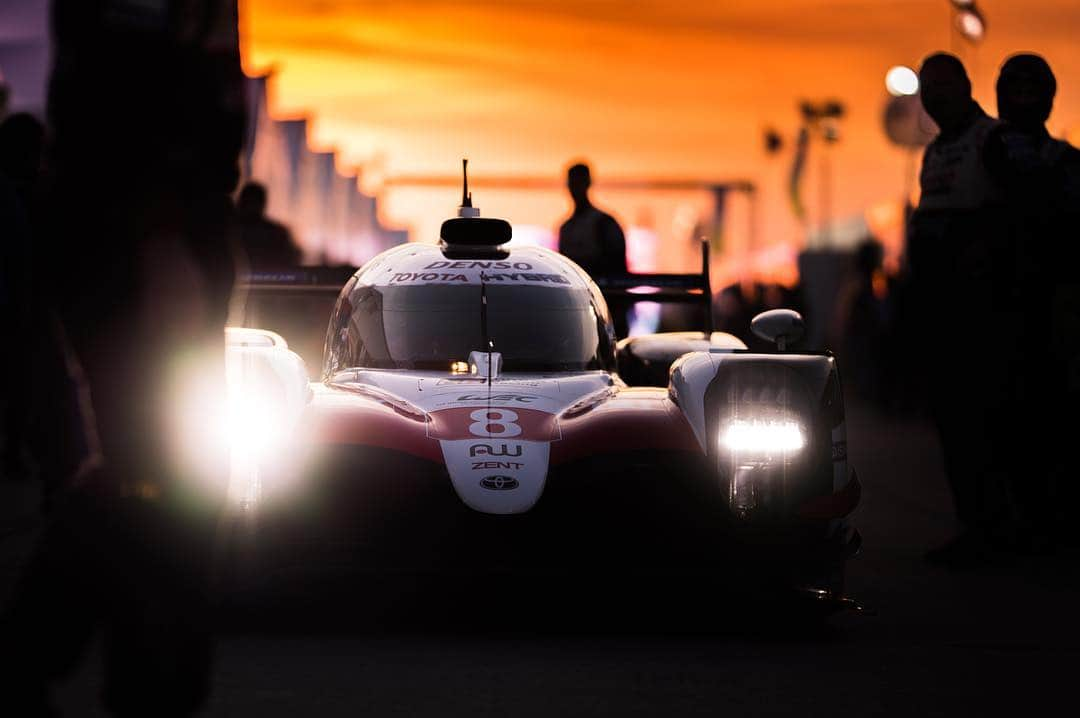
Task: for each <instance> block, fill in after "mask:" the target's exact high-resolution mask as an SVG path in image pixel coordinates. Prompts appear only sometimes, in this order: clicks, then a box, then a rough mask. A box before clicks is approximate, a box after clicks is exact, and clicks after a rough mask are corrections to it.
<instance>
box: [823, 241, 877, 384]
mask: <svg viewBox="0 0 1080 718" xmlns="http://www.w3.org/2000/svg"><path fill="white" fill-rule="evenodd" d="M884 256H885V252H884V247H883V246H882V245H881V242H879V241H878V240H876V239H874V238H873V237H869V238H867V239H865V240H863V241H862V242H860V243H859V245H858V246H857V247H856V248H855V253H854V255H853V256H852V262H851V269H850V272H849V275H848V278H847V279H846V281H845V282H844V284H843V285H842V287H841V289H840V293H839V296H838V297H837V302H836V307H835V316H834V318H833V326H832V327H831V332H830V333H831V335H832V337H831V339H832V341H830V345H831V346H833V347H835V351H836V353H837V355H838V356H839V358H840V361H841V362H842V363H843V366H844V368H845V370H846V374H847V375H848V377H849V378H850V379H851V384H852V386H853V387H854V389H855V391H856V392H858V394H859V395H860V396H862V397H863V398H865V399H870V400H873V401H876V400H879V399H881V398H882V394H881V392H882V386H881V381H882V378H883V377H882V371H883V360H884V356H883V349H884V336H885V324H886V316H885V311H886V310H885V303H884V298H883V297H879V296H878V291H879V289H878V287H876V286H875V282H881V281H884V277H883V275H882V274H881V268H882V262H883V260H884Z"/></svg>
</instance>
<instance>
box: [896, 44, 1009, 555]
mask: <svg viewBox="0 0 1080 718" xmlns="http://www.w3.org/2000/svg"><path fill="white" fill-rule="evenodd" d="M919 80H920V93H921V96H922V102H923V106H924V107H925V109H926V112H927V114H929V115H930V117H931V118H933V120H934V121H935V122H936V123H937V124H938V127H939V128H940V130H941V132H940V134H939V135H938V136H937V137H936V138H935V139H934V141H933V142H931V143H930V144H929V145H928V146H927V148H926V152H925V154H924V157H923V166H922V171H921V174H920V178H919V180H920V186H921V190H922V193H921V197H920V200H919V205H918V207H917V208H916V209H915V212H914V213H913V215H912V219H911V226H910V235H909V237H908V267H909V272H910V283H911V296H912V298H913V300H914V303H915V317H914V322H915V325H916V326H917V327H918V328H919V329H920V330H921V331H920V332H919V334H920V336H919V339H920V340H921V344H922V347H921V352H920V356H921V357H922V358H923V360H924V361H923V362H922V364H923V366H922V367H921V371H922V372H923V376H924V377H925V379H926V381H927V385H928V386H927V391H928V397H929V401H930V408H931V412H932V415H933V418H934V420H935V423H936V425H937V429H938V434H939V437H940V440H941V447H942V452H943V454H944V459H945V474H946V476H947V478H948V480H949V484H950V487H951V488H952V495H953V501H954V505H955V507H956V513H957V518H958V519H959V522H960V524H961V527H962V528H961V532H960V533H959V535H958V536H957V537H956V538H954V539H953V540H951V541H950V542H949V543H947V544H946V545H945V546H943V547H941V548H938V549H935V550H933V551H931V552H929V553H928V554H927V559H928V560H930V561H933V562H936V563H942V564H946V565H950V566H957V567H959V566H964V565H970V564H972V563H976V562H979V561H982V560H984V559H985V558H987V557H988V556H989V555H990V554H991V552H992V551H994V550H996V549H997V548H999V547H1001V546H1002V545H1004V544H1006V543H1007V542H1008V541H1009V540H1010V535H1011V532H1012V531H1013V525H1012V521H1013V509H1012V503H1011V499H1010V497H1009V492H1008V480H1007V476H1006V475H1005V471H1004V467H1003V466H1002V460H1003V459H1004V456H1002V455H1001V454H1000V451H1001V449H1002V447H1001V445H1000V442H997V441H995V440H994V439H995V432H1000V431H1001V430H1002V429H1001V427H1002V426H1007V425H1008V424H1009V423H1010V422H1009V421H1008V420H1007V419H1008V418H1009V417H1008V414H1009V409H1010V406H1009V404H1008V402H1007V401H1006V400H1005V399H1006V397H1007V382H1006V380H1005V378H1004V377H1005V375H1006V374H1007V371H1006V370H1007V360H1006V359H1005V358H1004V356H1003V355H1005V354H1006V353H1007V351H1000V352H990V353H980V354H978V355H977V356H976V349H977V347H980V346H981V343H982V340H983V338H985V337H989V336H994V335H996V334H1000V333H1001V331H1002V326H1001V324H1002V322H1001V317H1000V316H997V315H998V314H999V311H998V309H999V308H998V307H995V304H994V301H993V300H994V286H993V272H992V267H993V265H994V263H995V258H996V256H997V255H998V254H999V251H1000V245H1001V244H1002V241H1001V239H1000V237H1001V230H1000V224H1001V217H1000V210H999V209H998V207H999V204H1000V196H999V192H998V191H997V189H996V186H995V183H994V182H993V179H992V177H991V176H990V174H989V173H988V171H987V169H986V167H985V165H984V164H983V148H984V147H985V145H986V141H987V137H988V136H989V135H990V133H991V131H992V130H993V129H994V127H995V126H996V125H997V122H996V120H994V119H992V118H991V117H989V116H988V115H987V114H986V113H985V112H984V111H983V109H982V108H981V107H979V105H978V103H977V102H975V100H974V99H973V98H972V96H971V82H970V80H969V79H968V77H967V73H966V71H965V70H964V67H963V65H962V64H961V63H960V61H959V60H958V59H957V58H955V57H954V56H952V55H948V54H945V53H937V54H934V55H931V56H929V57H927V58H926V60H925V61H924V62H923V64H922V67H921V68H920V70H919ZM1004 344H1006V345H1008V342H1007V341H1006V342H1004ZM1003 349H1005V350H1007V346H1006V347H1003ZM995 452H997V453H995Z"/></svg>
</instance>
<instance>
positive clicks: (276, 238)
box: [236, 182, 300, 271]
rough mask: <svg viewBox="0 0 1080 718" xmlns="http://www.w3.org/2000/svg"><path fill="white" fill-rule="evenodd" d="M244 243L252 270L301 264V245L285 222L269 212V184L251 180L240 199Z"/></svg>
mask: <svg viewBox="0 0 1080 718" xmlns="http://www.w3.org/2000/svg"><path fill="white" fill-rule="evenodd" d="M236 220H237V230H238V232H239V239H240V245H241V247H242V248H243V250H244V255H245V256H246V259H247V263H248V266H249V268H250V269H251V270H252V271H266V270H271V269H286V268H288V267H296V266H299V265H300V249H299V248H298V247H297V246H296V243H295V242H294V241H293V237H292V233H291V232H290V231H289V229H288V227H286V226H285V225H283V224H281V223H279V222H275V221H274V220H272V219H270V218H269V217H267V216H266V187H264V186H263V185H261V184H259V183H258V182H248V183H246V184H245V185H244V186H243V188H242V189H241V190H240V196H239V197H237V199H236Z"/></svg>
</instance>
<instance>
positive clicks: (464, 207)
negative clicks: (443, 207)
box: [457, 159, 480, 217]
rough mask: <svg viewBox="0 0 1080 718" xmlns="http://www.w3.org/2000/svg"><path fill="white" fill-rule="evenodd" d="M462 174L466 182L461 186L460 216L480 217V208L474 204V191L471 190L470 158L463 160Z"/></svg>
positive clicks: (458, 214)
mask: <svg viewBox="0 0 1080 718" xmlns="http://www.w3.org/2000/svg"><path fill="white" fill-rule="evenodd" d="M461 174H462V178H463V180H464V183H463V185H462V188H461V206H460V207H458V213H457V216H458V217H479V216H480V209H479V208H477V207H473V206H472V192H470V191H469V160H467V159H462V160H461Z"/></svg>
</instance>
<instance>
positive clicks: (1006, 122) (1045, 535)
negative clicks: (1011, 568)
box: [986, 53, 1080, 550]
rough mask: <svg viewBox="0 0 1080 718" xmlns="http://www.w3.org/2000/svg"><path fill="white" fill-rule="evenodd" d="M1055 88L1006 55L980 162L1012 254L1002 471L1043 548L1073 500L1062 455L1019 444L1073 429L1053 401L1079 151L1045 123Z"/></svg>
mask: <svg viewBox="0 0 1080 718" xmlns="http://www.w3.org/2000/svg"><path fill="white" fill-rule="evenodd" d="M1056 90H1057V80H1056V78H1055V77H1054V73H1053V72H1052V71H1051V69H1050V66H1049V65H1048V64H1047V63H1046V61H1045V60H1044V59H1043V58H1042V57H1039V56H1038V55H1033V54H1027V53H1022V54H1017V55H1013V56H1012V57H1010V58H1008V59H1007V60H1006V61H1005V63H1004V64H1003V65H1002V67H1001V72H1000V74H999V76H998V80H997V103H998V113H999V115H1000V119H1001V125H1000V126H999V127H998V128H996V129H995V131H994V132H993V133H992V134H991V136H990V140H989V142H988V144H987V147H986V164H987V166H988V167H989V168H990V171H991V172H992V173H993V175H994V177H995V179H996V180H997V181H998V183H999V185H1000V186H1001V188H1002V190H1003V192H1004V195H1005V204H1006V207H1007V211H1008V222H1007V226H1008V230H1009V249H1010V259H1011V260H1012V261H1010V262H1008V263H1007V264H1006V263H1003V268H1007V269H1008V279H1009V280H1010V282H1011V283H1012V284H1013V285H1014V286H1015V287H1016V300H1017V308H1018V312H1017V313H1018V314H1019V325H1020V326H1021V327H1022V330H1021V334H1020V337H1019V338H1020V343H1021V344H1020V345H1021V353H1020V355H1019V357H1018V361H1017V363H1016V365H1015V366H1014V367H1013V368H1014V371H1013V380H1014V385H1013V390H1014V391H1013V395H1014V398H1015V401H1016V409H1017V414H1016V415H1017V416H1021V417H1024V421H1023V422H1021V423H1020V425H1019V428H1020V431H1021V432H1022V433H1021V435H1020V438H1019V440H1018V441H1015V440H1014V442H1013V443H1014V445H1016V446H1017V447H1018V448H1019V450H1018V451H1016V452H1015V454H1014V456H1013V460H1012V462H1011V467H1010V468H1011V471H1012V478H1013V493H1014V495H1015V497H1016V501H1017V504H1018V506H1019V508H1020V510H1021V515H1022V519H1023V521H1024V529H1025V536H1024V539H1025V542H1026V547H1027V548H1029V549H1032V550H1043V549H1047V548H1049V547H1050V543H1051V542H1052V541H1053V540H1054V539H1053V536H1052V535H1051V534H1052V529H1053V527H1054V526H1055V524H1057V526H1058V529H1059V533H1060V534H1061V535H1068V534H1069V531H1068V526H1067V525H1066V521H1067V519H1066V516H1065V515H1064V513H1062V512H1064V511H1065V510H1066V509H1065V507H1066V506H1068V505H1069V504H1068V500H1069V499H1070V498H1072V499H1075V498H1077V495H1076V491H1075V489H1073V487H1072V486H1071V483H1073V481H1072V479H1073V477H1072V476H1071V475H1070V474H1069V469H1068V467H1069V465H1070V464H1071V462H1066V461H1065V460H1063V458H1062V457H1063V454H1064V452H1062V451H1060V450H1057V449H1056V448H1055V450H1051V451H1049V452H1047V453H1046V454H1043V455H1042V456H1041V457H1039V458H1034V459H1033V457H1032V456H1031V454H1030V450H1029V449H1030V447H1032V446H1039V445H1043V446H1050V447H1064V446H1067V445H1068V442H1069V441H1070V440H1071V439H1072V437H1073V436H1074V435H1075V432H1076V428H1077V423H1076V421H1075V420H1071V419H1068V418H1066V419H1065V420H1062V419H1060V418H1059V417H1060V416H1061V413H1060V412H1058V411H1056V410H1055V409H1056V408H1057V407H1058V406H1059V405H1061V404H1062V403H1064V405H1065V406H1071V405H1072V404H1071V402H1070V401H1069V399H1070V398H1071V399H1072V400H1073V401H1075V400H1076V399H1077V393H1078V388H1080V387H1078V381H1077V379H1078V377H1077V375H1076V370H1077V368H1080V365H1078V359H1077V355H1078V350H1077V349H1078V348H1077V344H1078V342H1080V322H1078V320H1077V317H1078V316H1080V292H1078V291H1077V277H1076V273H1077V269H1078V268H1080V252H1078V249H1077V233H1078V232H1080V221H1078V220H1080V214H1078V213H1080V151H1078V150H1077V149H1076V148H1075V147H1073V146H1072V145H1070V144H1069V143H1067V142H1064V141H1062V140H1057V139H1054V138H1053V137H1051V136H1050V133H1049V132H1047V130H1046V120H1047V118H1049V116H1050V111H1051V109H1052V108H1053V102H1054V95H1055V93H1056ZM1070 369H1071V370H1070ZM1066 416H1067V414H1066ZM1042 457H1046V458H1042ZM1074 540H1075V539H1074Z"/></svg>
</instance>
